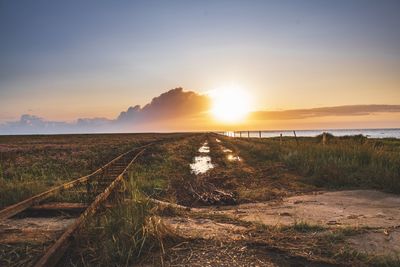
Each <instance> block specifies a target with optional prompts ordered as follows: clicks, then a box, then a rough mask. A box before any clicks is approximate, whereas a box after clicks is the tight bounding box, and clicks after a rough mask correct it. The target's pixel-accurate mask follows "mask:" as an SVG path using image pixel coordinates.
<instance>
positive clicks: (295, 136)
mask: <svg viewBox="0 0 400 267" xmlns="http://www.w3.org/2000/svg"><path fill="white" fill-rule="evenodd" d="M293 133H294V138H295V139H296V144H297V146H298V145H299V140H297V135H296V131H293Z"/></svg>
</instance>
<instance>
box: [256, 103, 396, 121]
mask: <svg viewBox="0 0 400 267" xmlns="http://www.w3.org/2000/svg"><path fill="white" fill-rule="evenodd" d="M376 113H400V105H348V106H337V107H321V108H310V109H292V110H283V111H257V112H253V113H252V114H251V116H250V117H251V118H252V119H255V120H296V119H297V120H298V119H306V118H316V117H328V116H336V117H337V116H367V115H372V114H376Z"/></svg>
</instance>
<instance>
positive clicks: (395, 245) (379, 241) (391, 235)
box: [347, 229, 400, 257]
mask: <svg viewBox="0 0 400 267" xmlns="http://www.w3.org/2000/svg"><path fill="white" fill-rule="evenodd" d="M347 241H348V242H349V244H350V247H352V248H353V249H356V250H357V251H359V252H362V253H366V254H374V255H381V256H384V255H390V256H394V257H396V256H397V257H398V256H399V253H400V229H383V230H379V231H373V232H368V233H365V234H361V235H357V236H354V237H350V238H349V239H348V240H347Z"/></svg>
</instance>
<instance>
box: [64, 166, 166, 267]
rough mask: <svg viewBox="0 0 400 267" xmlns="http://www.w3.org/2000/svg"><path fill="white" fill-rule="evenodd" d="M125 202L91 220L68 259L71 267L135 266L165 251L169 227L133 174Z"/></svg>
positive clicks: (127, 184)
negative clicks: (147, 257) (167, 227)
mask: <svg viewBox="0 0 400 267" xmlns="http://www.w3.org/2000/svg"><path fill="white" fill-rule="evenodd" d="M125 186H126V189H127V191H126V192H125V193H124V194H123V196H124V197H123V198H118V199H119V200H118V201H116V202H113V203H112V204H113V207H112V208H109V209H106V210H104V211H103V212H102V213H101V214H99V215H98V216H96V217H95V218H93V219H91V220H90V221H89V222H88V223H87V224H86V225H85V227H84V229H83V230H82V231H81V232H80V233H79V237H78V238H77V243H76V244H75V246H74V248H73V249H72V251H71V253H72V255H71V254H70V255H68V257H67V258H68V261H69V262H68V264H67V265H71V266H132V264H134V263H137V262H138V261H139V260H140V259H141V257H143V256H146V255H147V254H148V253H149V252H153V251H154V250H160V251H163V241H162V239H163V236H164V235H165V233H166V230H165V227H164V226H163V224H162V223H161V220H160V218H159V217H158V216H157V215H156V214H155V207H154V205H153V204H151V203H150V202H149V200H148V198H147V197H146V196H145V195H144V194H143V192H142V190H143V188H144V187H146V183H143V180H137V179H136V177H135V175H133V174H132V172H131V173H130V174H129V178H128V179H127V181H126V185H125Z"/></svg>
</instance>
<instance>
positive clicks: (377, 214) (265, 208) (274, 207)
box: [215, 190, 400, 227]
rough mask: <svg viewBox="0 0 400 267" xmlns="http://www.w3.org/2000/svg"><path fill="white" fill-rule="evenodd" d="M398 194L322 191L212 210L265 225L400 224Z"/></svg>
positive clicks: (361, 225) (381, 225)
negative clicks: (297, 223)
mask: <svg viewBox="0 0 400 267" xmlns="http://www.w3.org/2000/svg"><path fill="white" fill-rule="evenodd" d="M399 207H400V197H399V196H396V195H392V194H387V193H382V192H378V191H373V190H352V191H339V192H325V193H318V194H312V195H302V196H294V197H289V198H285V199H283V200H282V201H275V202H264V203H251V204H242V205H239V206H237V207H234V208H233V207H230V208H227V209H225V208H224V209H222V208H221V210H220V211H215V212H216V213H224V214H230V215H234V216H235V217H236V218H238V219H241V220H245V221H254V222H261V223H264V224H268V225H280V224H281V225H291V224H294V223H296V222H300V221H301V222H307V223H310V224H320V225H324V226H360V227H364V226H368V227H394V226H398V225H400V209H399Z"/></svg>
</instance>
